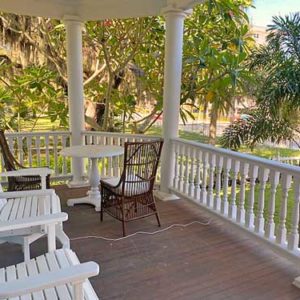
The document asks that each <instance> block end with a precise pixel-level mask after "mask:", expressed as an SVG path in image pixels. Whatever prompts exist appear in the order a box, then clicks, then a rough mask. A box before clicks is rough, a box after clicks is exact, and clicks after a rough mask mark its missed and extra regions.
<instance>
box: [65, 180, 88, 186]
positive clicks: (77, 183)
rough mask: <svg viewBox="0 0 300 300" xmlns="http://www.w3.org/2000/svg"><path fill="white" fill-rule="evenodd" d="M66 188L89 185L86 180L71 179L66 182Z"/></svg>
mask: <svg viewBox="0 0 300 300" xmlns="http://www.w3.org/2000/svg"><path fill="white" fill-rule="evenodd" d="M67 186H68V188H81V187H87V186H90V184H89V181H88V180H71V181H68V183H67Z"/></svg>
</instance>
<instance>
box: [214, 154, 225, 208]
mask: <svg viewBox="0 0 300 300" xmlns="http://www.w3.org/2000/svg"><path fill="white" fill-rule="evenodd" d="M222 169H223V156H221V155H217V159H216V196H215V199H214V210H220V209H221V195H220V193H221V176H222V175H221V174H222Z"/></svg>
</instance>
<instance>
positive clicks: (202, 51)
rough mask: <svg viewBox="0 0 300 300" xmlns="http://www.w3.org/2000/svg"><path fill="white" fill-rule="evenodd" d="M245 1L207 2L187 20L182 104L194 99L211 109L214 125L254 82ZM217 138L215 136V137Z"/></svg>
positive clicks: (219, 0)
mask: <svg viewBox="0 0 300 300" xmlns="http://www.w3.org/2000/svg"><path fill="white" fill-rule="evenodd" d="M247 5H248V4H247V3H246V2H243V1H239V3H238V2H237V1H222V0H215V1H207V2H206V3H204V4H202V5H200V6H199V7H197V8H196V9H195V10H194V15H193V16H192V17H191V18H189V19H187V21H186V35H185V38H186V41H185V49H184V77H183V87H184V90H183V98H182V103H184V102H185V101H186V100H187V99H191V100H192V101H193V102H194V103H195V102H196V101H198V105H199V104H202V105H207V104H208V103H210V104H211V105H212V107H211V111H212V114H211V123H213V125H214V126H216V122H217V117H218V116H219V115H220V113H226V112H228V110H229V109H230V108H231V107H232V101H233V99H234V97H235V96H238V95H240V94H242V93H243V92H244V90H245V86H246V84H245V83H246V82H248V81H249V80H251V76H250V75H249V71H248V70H247V68H246V65H245V61H246V58H247V56H248V50H249V49H248V45H249V44H250V43H251V42H252V39H251V38H250V37H249V35H248V31H249V26H248V18H247V15H246V14H245V12H244V10H243V8H244V7H246V6H247ZM214 138H215V137H214Z"/></svg>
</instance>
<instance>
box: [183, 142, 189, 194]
mask: <svg viewBox="0 0 300 300" xmlns="http://www.w3.org/2000/svg"><path fill="white" fill-rule="evenodd" d="M189 150H190V148H189V147H188V146H187V145H184V185H183V192H184V193H185V194H188V192H189V169H190V168H189V162H190V156H189V152H190V151H189Z"/></svg>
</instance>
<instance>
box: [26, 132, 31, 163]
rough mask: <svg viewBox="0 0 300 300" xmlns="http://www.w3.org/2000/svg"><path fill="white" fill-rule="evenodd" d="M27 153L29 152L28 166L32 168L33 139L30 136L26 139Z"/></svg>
mask: <svg viewBox="0 0 300 300" xmlns="http://www.w3.org/2000/svg"><path fill="white" fill-rule="evenodd" d="M26 145H27V151H28V164H29V166H30V167H32V137H31V136H28V137H27V139H26Z"/></svg>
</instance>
